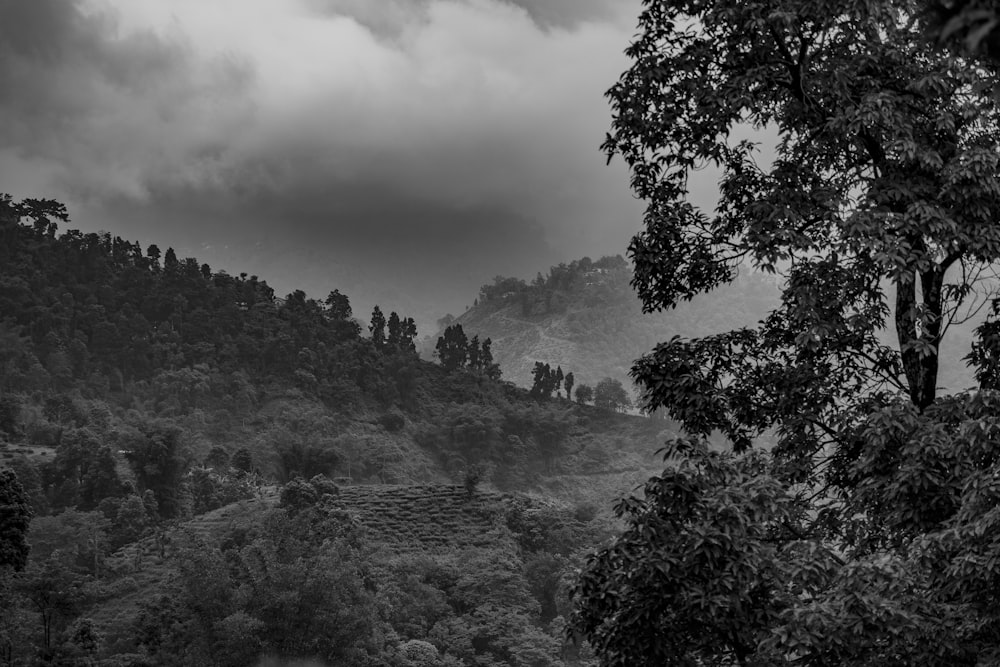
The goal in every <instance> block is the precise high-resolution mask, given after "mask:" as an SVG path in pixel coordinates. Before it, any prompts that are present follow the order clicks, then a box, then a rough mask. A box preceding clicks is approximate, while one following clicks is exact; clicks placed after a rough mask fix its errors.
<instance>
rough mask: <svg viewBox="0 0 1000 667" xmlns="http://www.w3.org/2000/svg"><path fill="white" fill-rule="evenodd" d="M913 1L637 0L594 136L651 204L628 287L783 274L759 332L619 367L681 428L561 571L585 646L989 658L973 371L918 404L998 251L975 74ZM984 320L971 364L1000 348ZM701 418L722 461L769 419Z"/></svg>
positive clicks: (847, 659) (743, 660)
mask: <svg viewBox="0 0 1000 667" xmlns="http://www.w3.org/2000/svg"><path fill="white" fill-rule="evenodd" d="M925 8H926V3H920V2H907V1H894V0H865V1H862V2H846V1H844V2H840V1H835V2H822V3H815V2H809V1H806V0H769V1H767V2H763V3H745V2H739V1H737V0H723V1H721V2H717V1H713V2H707V1H705V0H698V1H679V2H665V1H663V0H644V11H643V12H642V15H641V17H640V25H639V32H638V35H637V37H636V39H635V41H634V42H633V43H632V45H631V46H630V47H629V49H628V51H627V54H628V56H629V57H630V58H631V60H632V64H631V67H630V68H629V69H628V71H626V72H625V73H624V74H623V76H622V77H621V79H620V80H619V82H618V83H617V84H616V85H615V86H614V87H613V88H612V89H611V90H610V91H609V92H608V95H609V97H610V99H611V103H612V106H613V110H614V119H613V126H612V130H611V132H610V133H609V135H608V137H607V140H606V142H605V145H604V147H605V149H606V151H607V153H608V156H609V158H610V157H612V156H614V155H621V156H622V157H623V158H624V160H625V162H626V163H627V164H628V166H629V167H630V169H631V172H632V186H633V189H634V190H635V192H636V194H637V195H638V196H639V197H641V198H642V199H644V200H645V201H646V203H647V208H646V213H645V219H644V222H645V225H644V230H643V231H642V232H640V233H639V234H638V235H637V236H636V237H635V238H634V240H633V242H632V244H631V246H630V254H631V256H632V259H633V261H634V263H635V275H634V279H633V286H634V287H635V288H636V290H637V291H638V293H639V296H640V297H641V299H642V301H643V304H644V308H645V309H646V310H647V311H654V310H659V309H665V308H672V307H675V306H676V305H677V304H678V303H679V302H680V301H682V300H685V299H690V298H693V297H694V296H695V295H697V294H700V293H704V292H708V291H710V290H712V289H715V288H717V287H719V286H722V285H724V284H726V283H728V282H730V281H731V280H732V279H733V277H734V275H735V274H736V272H737V271H738V270H740V269H744V270H745V269H748V268H751V267H753V268H757V269H759V270H762V271H766V272H769V273H775V274H778V275H779V276H780V279H781V281H782V285H783V290H782V298H781V302H780V304H779V305H778V306H777V308H776V309H775V310H774V311H773V312H772V313H771V314H770V315H769V316H768V317H767V318H766V319H765V320H764V321H763V322H762V323H761V324H760V326H759V327H757V328H756V329H741V330H737V331H732V332H726V333H723V334H719V335H716V336H710V337H706V338H701V339H695V340H684V339H681V338H674V339H672V340H670V341H668V342H665V343H662V344H660V345H658V346H657V347H656V349H655V350H654V351H653V352H652V353H650V354H648V355H646V356H645V357H643V358H642V359H640V360H639V361H638V362H636V364H635V366H634V367H633V377H634V378H635V379H636V381H637V383H638V384H639V385H640V386H641V387H642V388H643V390H644V401H645V407H646V408H647V409H656V408H660V407H663V408H666V409H667V410H668V411H669V413H670V414H671V416H673V417H674V418H675V419H677V420H679V421H680V422H681V424H682V425H683V427H684V429H685V430H686V431H687V433H688V434H689V435H690V436H692V439H691V440H690V441H688V440H682V441H678V442H677V443H674V445H673V446H671V448H669V449H668V453H669V454H671V455H672V456H674V457H675V458H676V462H675V463H673V464H672V465H671V467H669V468H668V470H667V471H666V472H665V473H664V474H663V475H662V476H659V477H656V478H653V479H651V480H650V482H649V483H648V484H647V486H646V489H645V498H643V499H637V498H632V499H628V500H626V501H623V503H622V504H621V505H620V506H619V508H618V509H619V514H620V515H621V516H622V518H623V519H625V521H626V524H627V528H626V532H625V533H624V534H623V536H622V538H621V539H620V540H619V541H618V542H617V543H616V544H615V545H613V546H611V547H608V548H606V549H603V550H602V551H601V552H599V553H598V554H596V555H595V556H594V557H593V558H592V559H591V561H590V562H589V564H588V566H587V567H586V568H585V569H584V571H583V573H582V575H581V578H580V580H579V582H578V584H577V588H576V589H575V597H576V601H577V613H576V615H575V622H576V624H577V628H578V629H580V630H581V631H583V632H584V634H586V635H587V636H588V637H589V638H590V639H591V640H592V641H593V642H594V643H595V645H596V646H597V647H598V651H599V653H600V654H601V657H602V660H603V661H604V662H605V664H610V665H625V664H628V665H644V664H704V663H706V662H713V661H716V662H717V661H729V662H735V663H737V664H741V665H750V664H784V663H786V662H788V661H790V660H791V659H792V658H794V660H795V662H796V664H803V665H826V664H838V665H871V664H937V665H944V664H976V663H977V661H983V660H985V661H987V662H988V661H990V660H991V659H992V658H991V656H994V655H997V652H998V651H1000V646H998V642H997V641H996V636H997V635H996V634H994V633H993V630H992V629H995V628H996V627H1000V625H998V624H1000V619H998V618H997V614H995V613H994V612H993V611H992V608H991V607H990V606H989V604H988V603H985V604H984V599H985V598H984V597H983V596H981V595H978V594H977V593H976V592H975V591H977V590H982V586H983V585H984V583H983V582H984V581H985V580H986V579H988V577H985V578H984V577H983V575H982V573H981V572H979V571H977V570H976V569H975V568H974V567H966V566H965V565H963V563H967V562H970V561H976V562H981V561H977V559H981V558H988V556H986V554H987V553H993V551H992V550H991V548H990V547H987V546H985V545H986V543H990V544H992V543H993V540H995V539H997V536H998V535H1000V529H998V528H997V526H996V525H995V524H992V523H987V522H984V521H982V519H981V517H982V514H981V512H982V511H983V507H984V506H983V504H982V503H983V501H984V498H983V496H982V491H981V490H974V489H973V486H974V485H975V484H979V483H981V482H982V481H983V480H986V479H988V478H989V475H994V474H1000V460H998V457H997V456H996V455H994V454H986V455H985V456H984V455H983V452H984V450H983V449H982V447H983V441H982V436H981V433H983V432H984V430H985V431H989V430H991V429H994V428H998V427H1000V423H998V420H997V419H996V417H994V416H992V415H993V413H991V412H990V408H989V407H988V406H989V405H992V404H994V403H995V402H996V400H997V398H996V395H995V394H994V393H993V392H992V391H988V390H992V389H994V388H995V387H991V386H990V384H991V382H992V379H991V378H992V377H994V374H991V373H985V374H983V373H981V374H980V379H981V381H982V382H983V385H984V386H983V389H984V391H983V392H981V393H980V394H979V395H972V396H961V395H960V396H955V397H944V398H939V397H938V396H937V390H938V387H937V385H938V379H937V378H938V370H939V354H938V352H939V349H940V346H941V342H942V340H943V336H944V334H945V332H946V330H947V328H948V326H949V324H951V323H952V322H953V321H954V320H955V319H956V318H957V317H960V316H961V315H962V314H963V312H964V309H965V308H968V306H969V305H970V302H972V303H974V299H975V297H976V296H977V290H980V289H981V287H982V286H981V284H980V283H978V282H977V278H978V276H979V275H981V272H982V271H983V270H984V268H985V267H987V266H988V265H989V264H990V263H992V262H995V261H996V260H997V259H1000V226H998V225H996V224H995V223H994V221H995V220H996V219H997V217H998V214H1000V154H998V152H997V146H998V145H1000V124H998V117H997V114H998V110H997V105H996V103H995V101H994V99H993V98H992V96H991V91H992V90H993V89H994V87H995V86H996V84H997V77H996V74H995V72H994V71H993V70H991V69H987V68H985V67H983V66H981V65H980V64H977V63H975V62H973V61H970V60H967V59H964V58H963V57H960V56H956V55H954V54H953V53H950V52H946V51H944V50H941V49H939V47H938V46H937V45H936V44H934V43H931V42H929V41H928V40H926V39H924V35H923V34H922V33H921V27H920V21H919V18H920V16H921V12H923V11H924V9H925ZM748 126H749V127H755V128H758V129H767V130H769V131H772V132H776V133H777V134H778V141H777V143H776V145H775V147H774V155H773V159H771V156H770V155H768V156H767V159H762V160H758V159H757V158H756V155H755V146H754V145H753V144H752V143H751V142H749V141H737V140H733V139H732V137H733V136H738V135H739V134H740V133H743V132H745V129H744V128H746V127H748ZM706 164H711V165H714V166H716V167H718V168H719V170H720V171H721V173H722V178H721V183H720V199H719V203H718V205H717V207H716V209H715V211H714V213H711V214H708V213H705V212H703V211H701V210H698V209H697V208H696V207H695V206H694V205H693V204H691V203H690V201H689V198H688V195H689V192H688V187H687V184H688V178H689V176H690V174H691V172H692V171H693V170H694V169H698V168H701V167H703V166H704V165H706ZM980 296H981V294H980ZM888 327H892V329H893V330H894V334H895V341H894V344H892V345H887V344H883V342H882V340H881V339H880V332H881V330H882V329H884V328H888ZM982 333H983V336H982V337H981V340H980V341H979V342H978V343H977V348H976V351H975V354H974V355H973V357H972V358H973V360H974V361H975V362H976V363H977V364H979V366H980V370H983V367H984V365H988V364H989V363H990V360H991V359H996V358H998V357H1000V354H998V353H1000V336H997V335H996V333H997V332H996V331H995V329H994V330H991V329H990V328H989V327H986V328H984V329H983V330H982ZM987 370H988V369H987ZM581 389H582V387H581ZM578 392H579V389H578ZM977 419H982V420H983V421H982V423H981V424H980V425H979V426H975V424H976V423H977V422H976V420H977ZM714 432H720V433H722V434H723V435H724V436H725V437H726V438H727V439H728V440H729V441H730V443H731V444H732V445H733V448H734V449H735V450H736V452H737V453H738V452H741V451H744V450H747V449H748V448H750V447H752V445H753V444H754V442H755V439H756V438H758V437H759V436H761V435H762V434H764V433H769V434H771V435H772V437H773V438H774V440H775V446H774V448H773V449H772V453H771V454H769V455H764V454H758V453H755V452H751V453H748V454H742V455H733V454H724V453H719V452H709V451H708V450H707V447H706V446H705V442H704V438H706V437H707V436H708V435H709V434H712V433H714ZM957 471H960V472H957ZM958 480H962V481H958ZM967 480H968V481H967ZM990 488H994V486H993V485H992V483H990ZM988 504H989V503H988ZM990 506H992V505H990ZM713 507H717V508H718V511H716V510H714V509H712V508H713ZM723 508H724V509H723ZM703 512H704V513H703ZM977 512H979V514H977ZM977 517H980V518H977ZM977 531H978V532H977ZM976 534H979V535H980V536H981V538H982V540H980V539H978V538H977V539H972V540H971V541H963V540H964V538H959V537H957V536H959V535H963V536H969V535H976ZM675 548H676V551H675ZM691 564H695V567H694V570H693V571H687V570H686V568H687V567H688V566H690V565H691ZM685 582H695V583H694V586H693V588H687V584H686V583H685ZM719 583H725V586H724V587H723V588H722V589H717V588H716V587H715V586H716V585H717V584H719ZM789 591H794V594H792V595H790V596H789V595H787V593H788V592H789ZM861 599H863V600H864V602H863V603H861V604H860V605H859V604H855V602H856V601H858V600H861ZM960 609H961V610H962V611H958V610H960ZM706 612H708V613H707V614H706V615H703V614H705V613H706ZM984 628H991V630H984Z"/></svg>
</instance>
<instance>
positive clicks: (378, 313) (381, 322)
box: [368, 306, 385, 350]
mask: <svg viewBox="0 0 1000 667" xmlns="http://www.w3.org/2000/svg"><path fill="white" fill-rule="evenodd" d="M368 330H369V331H370V332H371V334H372V345H374V346H375V349H376V350H380V349H382V346H383V345H385V315H383V314H382V309H381V308H379V307H378V306H375V308H374V309H372V317H371V324H369V325H368Z"/></svg>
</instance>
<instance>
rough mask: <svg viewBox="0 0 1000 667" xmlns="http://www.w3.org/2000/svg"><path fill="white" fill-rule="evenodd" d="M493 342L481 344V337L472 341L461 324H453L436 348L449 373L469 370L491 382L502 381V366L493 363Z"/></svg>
mask: <svg viewBox="0 0 1000 667" xmlns="http://www.w3.org/2000/svg"><path fill="white" fill-rule="evenodd" d="M492 345H493V341H491V340H490V339H489V338H486V339H485V340H483V341H482V343H480V342H479V336H473V337H472V339H471V340H469V338H468V337H467V336H466V335H465V331H464V330H463V329H462V325H461V324H453V325H451V326H449V327H448V328H446V329H445V330H444V334H443V335H442V336H441V337H439V338H438V341H437V345H436V347H435V348H434V350H435V354H437V356H438V359H440V361H441V365H442V366H443V367H444V368H445V369H446V370H449V371H454V370H457V369H459V368H463V367H465V368H468V369H470V370H472V371H474V372H477V373H482V374H483V375H485V376H486V377H488V378H490V379H491V380H494V381H496V380H499V379H500V366H499V365H498V364H496V363H494V362H493V349H492Z"/></svg>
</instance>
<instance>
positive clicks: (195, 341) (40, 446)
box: [0, 196, 671, 666]
mask: <svg viewBox="0 0 1000 667" xmlns="http://www.w3.org/2000/svg"><path fill="white" fill-rule="evenodd" d="M66 221H67V215H66V211H65V209H64V208H63V207H62V206H61V205H59V204H57V203H55V202H51V201H36V200H25V201H23V202H15V201H14V200H12V199H11V198H10V197H6V196H4V197H3V198H2V199H0V456H2V459H0V461H2V465H3V468H4V469H5V472H4V473H3V476H2V479H0V482H2V484H0V493H2V494H3V495H4V497H5V498H6V500H5V505H4V507H5V508H6V509H5V510H4V511H5V512H7V515H6V518H5V519H4V521H5V522H6V523H5V524H4V525H5V528H4V530H5V531H6V532H5V533H4V534H3V536H2V539H3V540H5V541H4V542H3V544H2V545H0V546H2V547H3V548H2V549H0V555H2V556H3V563H2V564H0V565H3V566H4V567H5V568H6V569H5V570H4V571H5V573H6V574H5V578H4V585H3V587H2V590H0V596H2V597H3V603H4V604H3V606H4V608H5V609H6V610H7V611H6V612H5V614H4V616H3V619H2V620H3V623H2V624H0V649H2V655H3V657H4V659H6V660H7V661H8V662H10V663H11V664H23V662H24V661H28V660H37V661H38V662H39V664H71V663H72V664H76V663H73V662H72V661H74V660H76V661H78V662H80V664H84V663H85V662H86V661H88V660H89V661H92V662H93V661H96V660H103V661H104V662H101V663H100V664H109V665H110V664H116V665H142V664H157V665H161V664H220V665H221V664H233V665H237V664H239V665H244V664H250V662H252V660H253V659H254V658H255V656H261V655H275V656H284V657H297V658H313V659H320V660H326V661H328V662H332V663H333V664H343V665H353V664H358V665H360V664H396V665H431V664H435V665H436V664H453V665H463V664H467V665H473V664H475V665H489V664H512V665H554V666H556V665H561V664H578V663H580V661H581V660H584V659H585V653H584V654H581V653H579V651H578V650H576V649H573V648H571V647H569V645H567V644H565V642H564V638H563V634H562V630H561V628H562V627H563V625H562V620H561V617H562V615H563V613H564V610H565V604H566V602H565V586H564V585H563V584H562V583H560V582H562V578H563V577H564V575H566V573H568V572H569V571H570V570H571V569H572V567H573V564H574V563H578V562H579V559H578V557H577V555H576V554H577V553H578V552H579V551H580V550H581V549H585V548H587V547H589V546H592V545H593V544H595V543H596V541H597V540H598V539H599V538H600V536H602V535H605V534H606V533H607V527H608V514H609V512H608V501H609V500H610V499H611V498H613V497H615V496H617V495H620V494H621V493H623V492H626V491H628V489H629V488H632V487H633V486H634V485H635V483H636V482H637V481H638V480H640V479H642V478H643V477H644V475H645V473H646V472H648V471H649V470H650V469H651V468H652V467H653V465H654V463H655V460H656V459H655V458H654V457H653V452H654V451H655V450H656V449H657V447H658V446H659V443H661V442H662V441H663V440H664V439H665V437H666V436H667V435H668V434H669V433H670V432H671V429H670V426H669V424H668V423H667V422H664V421H660V420H653V419H645V418H635V417H627V416H624V415H619V414H616V413H614V412H610V411H604V410H600V409H598V408H594V407H590V406H581V405H578V404H574V403H571V402H569V401H566V400H562V399H558V398H555V397H553V398H550V399H545V398H541V397H532V396H529V394H528V392H527V391H526V390H524V389H521V388H517V387H515V386H514V385H512V384H511V383H509V382H504V381H502V380H496V379H494V378H492V377H490V376H489V375H488V374H486V373H483V372H478V371H476V370H475V369H470V368H467V367H463V368H458V369H453V370H450V371H449V370H446V369H445V368H443V367H442V366H440V365H438V364H436V363H429V362H426V361H421V360H420V359H419V358H418V357H417V354H416V351H415V347H414V343H413V341H414V339H415V337H416V335H417V332H416V330H415V327H414V326H413V324H412V320H411V319H410V318H409V317H408V316H407V314H397V313H390V314H388V315H387V316H385V315H382V314H381V312H380V311H377V312H376V313H373V318H372V324H371V325H370V326H365V325H364V324H363V323H361V322H359V321H358V320H356V319H354V318H353V313H352V312H351V308H350V301H349V298H348V297H347V296H346V295H344V294H341V293H340V292H339V291H338V290H336V289H331V291H330V293H329V295H328V296H327V297H326V298H325V299H324V300H322V301H319V300H315V299H312V298H309V297H308V296H307V295H305V294H304V293H302V292H294V293H292V294H289V295H287V296H286V297H284V298H280V297H278V296H276V295H275V294H274V292H273V290H272V289H271V288H270V287H268V285H267V283H266V282H265V281H264V280H263V279H260V278H258V277H256V276H247V275H245V274H240V275H230V274H228V273H227V272H225V271H218V270H213V269H212V268H211V267H209V266H207V265H205V264H200V263H199V262H198V261H197V260H195V259H193V258H179V257H177V256H176V254H175V253H174V252H173V250H171V249H166V250H163V251H161V250H160V249H159V248H157V247H156V246H155V245H153V246H149V247H148V248H145V249H143V248H141V247H139V246H138V245H137V244H134V243H130V242H128V241H126V240H123V239H121V238H117V237H111V236H109V235H107V234H81V233H79V232H76V231H67V232H63V233H60V231H59V229H58V225H59V224H65V222H66ZM306 480H311V481H306ZM415 484H422V485H423V486H419V487H415V488H417V489H424V490H423V491H414V492H413V493H416V494H417V495H416V496H413V497H409V496H406V497H407V498H409V500H404V501H402V502H403V503H404V504H413V503H417V504H416V505H415V506H416V507H421V508H425V507H430V506H432V505H438V506H440V507H441V508H442V509H441V514H440V516H441V521H442V524H441V525H442V526H443V528H442V531H443V533H448V532H454V531H463V530H469V531H474V532H483V531H484V530H485V531H486V532H488V533H489V534H490V535H492V537H490V538H489V539H487V540H485V541H480V542H468V543H466V542H463V541H457V542H449V541H447V540H445V541H444V542H442V543H441V544H438V545H437V547H438V548H437V549H436V550H435V549H434V548H431V547H432V546H433V544H430V543H432V542H434V540H432V539H431V538H430V537H428V535H430V534H432V533H433V531H432V530H430V529H423V532H421V531H412V532H406V533H405V534H401V535H399V536H398V539H396V540H390V539H387V535H386V531H385V530H384V529H380V528H379V526H380V525H381V526H383V528H384V526H385V525H389V526H390V527H391V526H393V525H395V526H397V527H398V526H399V525H401V524H399V523H396V524H392V523H389V524H384V523H379V522H378V521H375V519H374V518H373V517H375V516H377V515H378V514H377V513H376V514H373V513H372V512H370V511H368V510H367V509H366V508H370V507H372V506H379V507H383V506H385V507H389V506H393V503H394V502H396V501H393V500H391V498H390V499H389V500H386V501H384V503H388V505H385V504H384V503H383V505H379V504H378V503H379V502H382V501H378V500H377V498H378V496H379V494H380V491H379V489H386V493H388V494H389V496H391V497H395V496H392V494H393V493H397V495H398V493H399V492H398V491H392V490H393V489H397V490H398V489H403V490H404V491H403V492H402V493H404V496H405V493H408V492H406V491H405V489H407V488H410V487H411V486H412V485H415ZM456 484H457V485H459V486H458V487H455V486H454V485H456ZM359 485H368V486H366V487H365V488H366V489H369V491H368V492H366V493H365V494H362V495H359V492H356V491H353V489H358V488H359ZM385 485H395V486H385ZM456 488H458V489H461V491H460V492H457V491H455V489H456ZM449 489H451V490H450V491H449ZM500 492H506V493H507V495H505V496H501V495H499V493H500ZM524 492H530V497H529V496H525V495H524ZM373 494H374V495H373ZM511 494H513V495H511ZM491 498H494V499H496V500H491ZM531 498H535V499H536V500H531ZM418 501H419V502H418ZM234 503H236V504H234ZM373 503H374V504H373ZM463 503H467V504H468V507H467V508H465V509H463V507H464V505H463ZM18 508H20V509H18ZM227 508H228V509H227ZM393 511H394V510H393ZM427 513H429V514H431V516H432V517H433V516H435V514H434V513H433V512H431V511H430V510H429V509H428V510H427ZM470 513H471V514H470ZM29 516H30V517H33V518H31V520H30V524H28V525H29V526H30V528H29V529H28V531H27V535H26V536H25V534H24V532H25V531H24V521H25V519H26V518H27V517H29ZM401 516H405V514H401ZM469 516H479V517H481V518H480V519H477V520H476V521H478V522H479V523H475V522H473V523H469V524H462V523H461V522H459V523H454V522H455V521H459V519H458V517H469ZM220 517H229V518H225V519H222V518H220ZM237 519H238V520H237ZM467 520H468V519H462V521H467ZM449 522H450V523H449ZM421 525H424V526H431V525H436V524H434V520H433V519H432V520H431V521H430V522H425V523H424V524H421ZM206 526H208V527H209V528H206ZM25 537H26V540H27V543H28V544H30V550H28V548H27V547H26V546H25ZM402 554H405V555H402ZM265 571H266V573H265ZM206 577H207V579H206ZM484 577H486V578H485V579H484ZM489 577H500V578H501V579H502V580H503V581H502V582H500V581H493V580H487V579H488V578H489ZM288 596H291V598H289V597H288ZM310 596H312V597H310ZM291 606H294V607H295V608H296V609H298V610H299V611H298V612H295V613H293V612H292V611H291ZM309 613H316V614H321V615H322V614H328V615H329V616H328V617H323V619H322V620H315V621H312V622H310V623H308V624H303V623H301V622H299V621H300V620H301V618H302V614H309ZM296 614H298V616H296ZM346 618H350V619H352V621H351V623H353V625H352V624H350V623H349V624H346V625H344V621H343V619H346ZM296 619H299V620H296ZM338 619H339V620H338ZM355 625H357V627H355ZM293 627H294V628H296V632H295V633H292V632H291V630H290V628H293ZM341 630H342V631H343V633H342V635H336V636H333V635H330V634H329V633H334V632H335V631H341ZM249 637H253V638H254V639H253V641H252V642H250V641H249V639H248V638H249ZM179 647H184V650H183V651H181V650H180V648H179ZM87 664H91V663H87Z"/></svg>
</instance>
